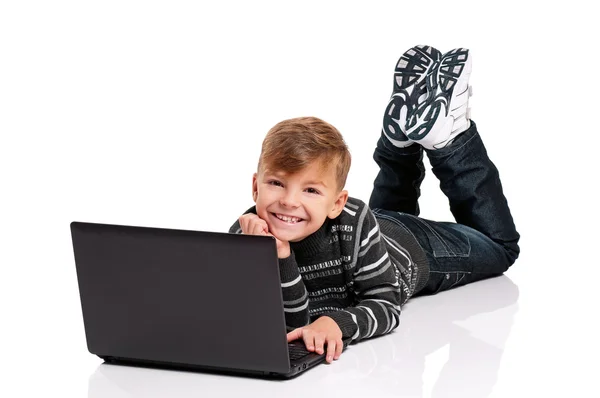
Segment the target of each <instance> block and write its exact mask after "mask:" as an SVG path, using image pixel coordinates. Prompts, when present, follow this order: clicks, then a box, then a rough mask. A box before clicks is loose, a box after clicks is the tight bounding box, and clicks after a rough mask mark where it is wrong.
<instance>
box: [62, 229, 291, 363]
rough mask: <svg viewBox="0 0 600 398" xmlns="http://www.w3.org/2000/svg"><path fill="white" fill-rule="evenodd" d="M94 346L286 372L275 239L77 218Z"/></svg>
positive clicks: (107, 353) (105, 353) (151, 357)
mask: <svg viewBox="0 0 600 398" xmlns="http://www.w3.org/2000/svg"><path fill="white" fill-rule="evenodd" d="M71 235H72V239H73V250H74V255H75V263H76V268H77V278H78V283H79V292H80V298H81V306H82V312H83V319H84V327H85V333H86V340H87V345H88V350H89V351H90V352H91V353H92V354H96V355H98V356H100V357H103V358H104V357H117V358H124V359H132V360H140V361H152V362H162V363H174V364H187V365H192V366H198V367H207V368H210V369H215V368H216V369H233V370H251V371H259V372H275V373H288V372H289V371H290V363H289V357H288V348H287V341H286V328H285V317H284V312H283V302H282V296H281V282H280V278H279V264H278V260H277V248H276V244H275V240H274V239H273V238H272V237H266V236H254V235H241V234H228V233H218V232H202V231H188V230H176V229H163V228H148V227H135V226H120V225H108V224H95V223H84V222H73V223H71Z"/></svg>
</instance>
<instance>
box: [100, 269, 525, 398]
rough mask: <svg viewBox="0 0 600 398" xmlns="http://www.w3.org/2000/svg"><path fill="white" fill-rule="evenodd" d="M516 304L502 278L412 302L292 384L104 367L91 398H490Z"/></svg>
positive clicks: (507, 281)
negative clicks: (389, 326) (378, 331)
mask: <svg viewBox="0 0 600 398" xmlns="http://www.w3.org/2000/svg"><path fill="white" fill-rule="evenodd" d="M518 297H519V290H518V287H517V286H516V285H515V284H514V283H513V282H512V281H511V280H510V279H509V278H508V277H507V276H505V275H503V276H500V277H497V278H492V279H488V280H484V281H480V282H476V283H473V284H471V285H467V286H463V287H460V288H456V289H452V290H449V291H446V292H442V293H440V294H437V295H435V296H425V297H417V298H414V299H412V300H409V301H408V303H407V304H406V305H405V306H404V307H403V312H402V315H401V317H400V320H401V321H400V326H398V328H397V329H396V330H395V331H394V332H393V333H391V334H389V335H386V336H382V337H378V338H375V339H370V340H365V341H362V342H360V343H358V344H356V345H352V346H350V347H349V348H348V349H347V350H346V351H345V352H344V354H343V355H342V356H341V358H340V359H339V360H338V361H337V362H335V363H334V364H332V365H325V364H324V365H319V366H317V367H315V368H314V369H311V370H309V371H307V372H306V373H305V374H303V375H300V376H299V377H297V378H295V379H292V380H289V381H284V382H279V381H269V380H264V379H254V378H250V377H237V376H231V375H218V374H208V373H200V372H185V371H174V370H159V369H149V368H138V367H130V366H118V365H107V364H101V365H100V366H98V368H97V369H96V371H95V372H94V374H92V376H91V377H90V380H89V397H90V398H92V397H93V398H99V397H111V398H120V397H140V398H141V397H144V398H151V397H163V396H181V397H197V396H200V395H202V396H215V397H233V396H238V395H241V394H243V395H245V396H251V397H253V396H256V397H271V396H272V397H280V396H282V395H283V394H285V395H286V397H289V396H306V395H307V394H310V393H312V394H314V393H315V392H316V391H318V392H319V395H326V394H333V396H341V395H344V396H356V395H362V394H368V395H369V396H371V395H375V396H377V397H387V396H389V397H399V396H400V397H421V396H431V397H445V396H460V397H463V398H468V397H486V396H488V395H490V393H491V392H492V390H493V387H494V385H495V384H496V381H497V378H498V371H499V368H500V363H501V360H502V354H503V350H504V345H505V343H506V340H507V339H508V336H509V335H510V331H511V328H512V324H513V320H514V316H515V314H516V313H517V310H518V304H517V299H518ZM242 391H243V392H242Z"/></svg>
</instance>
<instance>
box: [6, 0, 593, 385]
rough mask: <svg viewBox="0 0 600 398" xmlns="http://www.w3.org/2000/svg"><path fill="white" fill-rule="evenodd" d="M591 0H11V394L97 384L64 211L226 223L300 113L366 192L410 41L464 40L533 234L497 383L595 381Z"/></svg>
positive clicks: (199, 224)
mask: <svg viewBox="0 0 600 398" xmlns="http://www.w3.org/2000/svg"><path fill="white" fill-rule="evenodd" d="M586 4H588V3H587V2H583V1H570V2H565V3H558V2H526V1H515V2H513V1H504V2H500V3H489V2H465V1H452V2H448V1H444V2H435V1H431V2H416V1H415V2H401V1H394V2H391V1H377V2H370V3H367V2H358V1H327V2H325V1H322V2H315V1H303V2H301V3H300V2H299V3H297V4H292V3H288V2H285V3H284V2H266V1H249V2H242V1H221V2H218V3H217V2H198V1H98V2H82V1H52V2H50V1H49V2H44V1H38V2H35V1H3V2H2V3H0V137H1V138H0V238H1V239H0V266H1V273H0V309H1V311H0V324H1V326H0V336H1V338H0V369H2V372H1V373H0V375H1V376H0V379H1V380H2V381H1V382H0V391H1V390H4V389H6V390H7V391H11V393H10V396H19V395H23V396H33V395H34V394H35V393H38V394H45V395H49V396H55V395H59V394H60V395H68V396H71V395H73V396H85V395H86V393H87V389H88V378H89V377H90V375H91V374H92V373H93V372H94V370H95V369H96V367H97V366H98V363H99V359H98V358H95V357H93V356H92V355H90V354H89V353H87V351H86V345H85V335H84V330H83V323H82V319H81V307H80V303H79V294H78V289H77V279H76V275H75V265H74V261H73V253H72V247H71V240H70V230H69V223H70V222H71V221H74V220H78V221H92V222H106V223H116V224H128V225H142V226H158V227H167V228H183V229H199V230H214V231H226V230H227V229H228V228H229V226H230V225H231V224H232V223H233V222H234V221H235V219H236V218H237V217H238V216H239V215H240V214H241V213H242V212H243V211H244V210H245V209H246V208H248V207H249V206H250V205H251V204H252V202H251V195H250V193H251V191H250V187H251V177H252V173H253V172H254V171H255V168H256V162H257V160H258V155H259V151H260V144H261V142H262V138H263V137H264V134H265V133H266V132H267V130H268V129H269V128H270V127H271V126H273V125H274V124H275V123H277V122H278V121H280V120H283V119H286V118H290V117H296V116H305V115H314V116H318V117H320V118H322V119H324V120H326V121H328V122H330V123H332V124H333V125H335V126H336V127H337V128H338V129H339V130H340V131H341V132H342V134H343V135H344V137H345V139H346V141H347V143H348V145H349V147H350V150H351V153H352V156H353V165H352V169H351V172H350V175H349V178H348V183H347V187H346V188H347V189H348V190H349V191H350V194H351V195H352V196H355V197H358V198H361V199H363V200H365V201H367V200H368V197H369V194H370V190H371V188H372V181H373V179H374V177H375V175H376V173H377V166H376V165H375V163H374V162H373V160H372V157H371V156H372V152H373V148H374V145H375V142H376V140H377V138H378V135H379V132H380V124H381V120H382V116H383V111H384V109H385V106H386V104H387V101H388V99H389V96H390V95H391V90H392V75H393V70H394V66H395V62H396V61H397V59H398V57H399V56H400V55H401V54H402V52H404V51H405V50H406V49H408V48H410V47H411V46H413V45H416V44H428V45H432V46H434V47H436V48H438V49H439V50H441V51H442V52H445V51H448V50H450V49H453V48H456V47H466V48H469V49H470V50H471V54H472V57H473V73H472V75H471V84H472V86H473V90H474V96H473V97H472V98H471V107H472V117H473V120H475V121H476V123H477V125H478V128H479V131H480V133H481V135H482V137H483V140H484V142H485V144H486V147H487V148H488V153H489V155H490V157H491V158H492V160H493V161H494V162H495V164H496V165H497V166H498V168H499V170H500V175H501V178H502V181H503V186H504V190H505V194H506V196H507V198H508V201H509V205H510V207H511V210H512V212H513V216H514V218H515V222H516V224H517V228H518V230H519V232H520V233H521V235H522V240H521V248H522V256H521V257H520V258H519V260H518V262H517V264H516V265H515V266H514V267H513V268H512V269H511V270H510V271H509V272H508V273H507V275H508V276H509V277H510V279H511V280H512V281H514V282H515V283H516V284H517V285H518V286H519V289H520V297H519V312H518V314H517V318H516V320H515V325H514V327H513V329H512V332H511V335H510V336H509V338H508V340H507V342H506V345H505V346H504V349H505V353H504V359H503V362H502V366H501V368H500V370H499V375H498V383H497V385H496V387H495V389H494V394H496V395H495V396H509V395H511V394H518V393H520V392H524V391H527V392H530V393H535V392H548V391H554V392H559V393H560V392H563V393H565V394H566V393H569V392H572V391H575V390H577V391H580V392H583V391H586V390H589V389H590V388H593V387H592V386H593V385H594V380H595V378H597V372H596V371H592V367H594V366H595V367H596V369H597V359H596V358H597V356H598V354H599V351H598V344H597V339H596V336H598V335H599V330H598V327H597V326H593V325H592V321H594V318H595V317H596V316H597V314H598V312H597V307H596V306H595V305H592V303H597V302H598V299H597V298H596V297H595V295H596V292H597V290H596V287H597V286H598V280H599V279H598V278H599V277H600V272H599V271H598V268H599V265H600V264H599V262H598V256H597V236H598V235H597V231H596V226H597V225H598V222H599V221H600V219H599V217H598V210H597V206H596V205H597V203H598V194H597V192H598V190H597V188H598V177H597V175H596V174H597V172H598V165H597V162H596V159H597V157H598V153H599V152H598V151H599V148H598V145H599V144H600V142H599V140H598V133H599V131H598V125H597V122H596V119H597V114H598V112H599V110H598V104H599V101H598V91H599V89H600V85H599V84H598V76H597V75H598V73H597V69H598V61H599V60H600V59H599V56H598V50H597V42H596V39H595V38H597V37H598V36H599V35H600V29H598V21H597V13H596V12H593V11H592V9H591V8H590V6H587V5H586ZM427 168H428V169H429V166H428V165H427ZM422 191H423V193H422V195H423V196H422V199H421V202H420V203H421V208H422V214H421V215H422V216H423V217H425V218H432V219H438V220H451V215H450V212H449V210H448V205H447V202H446V200H445V198H444V196H443V195H442V194H441V193H440V192H439V189H438V187H437V180H436V179H435V177H434V176H433V175H432V174H431V173H429V174H428V176H427V177H426V179H425V182H424V185H423V189H422ZM473 300H477V297H474V298H473ZM594 323H595V321H594ZM342 358H343V357H342ZM588 364H589V365H588ZM14 388H16V390H15V389H14ZM0 395H3V396H9V395H8V394H5V393H0Z"/></svg>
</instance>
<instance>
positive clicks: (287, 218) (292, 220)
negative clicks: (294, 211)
mask: <svg viewBox="0 0 600 398" xmlns="http://www.w3.org/2000/svg"><path fill="white" fill-rule="evenodd" d="M272 214H273V215H274V216H275V217H276V218H278V219H279V220H281V221H283V222H286V223H288V224H297V223H299V222H301V221H304V219H302V218H300V217H291V216H284V215H283V214H278V213H272Z"/></svg>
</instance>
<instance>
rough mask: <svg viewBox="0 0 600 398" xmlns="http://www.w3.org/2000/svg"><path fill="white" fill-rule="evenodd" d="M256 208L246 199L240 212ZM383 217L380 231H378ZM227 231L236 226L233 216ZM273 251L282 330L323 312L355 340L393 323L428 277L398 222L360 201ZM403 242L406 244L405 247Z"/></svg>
mask: <svg viewBox="0 0 600 398" xmlns="http://www.w3.org/2000/svg"><path fill="white" fill-rule="evenodd" d="M250 212H251V213H255V214H256V208H255V207H252V208H251V209H249V210H248V211H246V213H250ZM380 223H382V225H385V234H384V233H381V232H380ZM229 232H232V233H241V228H240V225H239V222H236V223H235V224H234V225H233V226H232V227H231V229H230V231H229ZM290 248H291V255H290V256H289V257H288V258H284V259H279V267H280V268H279V270H280V275H281V287H282V295H283V300H284V311H285V319H286V324H287V327H288V329H289V330H292V329H295V328H298V327H301V326H306V325H308V324H309V323H310V322H312V321H314V320H315V319H317V318H318V317H320V316H323V315H326V316H328V317H331V318H332V319H333V320H335V321H336V323H337V324H338V326H339V327H340V329H341V331H342V334H343V338H344V339H346V338H351V339H352V341H359V340H362V339H364V338H369V337H372V336H377V335H381V334H385V333H388V332H390V331H391V330H393V329H394V328H396V327H397V326H398V321H399V316H400V311H401V306H402V305H403V304H404V303H405V302H406V300H408V299H409V298H410V297H411V296H412V295H413V294H414V293H415V292H417V291H418V290H419V289H420V288H422V287H423V285H424V284H425V283H426V281H427V277H428V274H429V269H428V266H427V261H426V259H425V254H424V252H423V250H422V249H421V248H420V247H419V245H418V244H417V242H416V240H415V239H414V237H412V235H411V234H410V233H408V232H407V231H406V230H405V229H403V228H401V227H398V226H396V225H395V224H394V223H393V222H390V221H388V220H380V222H378V221H377V220H376V219H375V216H374V214H373V212H372V211H371V210H370V209H369V207H368V206H367V205H366V204H365V203H364V202H362V201H360V200H358V199H355V198H349V199H348V202H347V203H346V206H345V207H344V211H342V213H341V214H340V215H339V216H338V217H337V218H335V219H329V218H327V219H326V220H325V222H324V223H323V226H322V227H321V228H320V229H319V230H317V231H316V232H315V233H313V234H312V235H310V236H308V237H306V238H305V239H303V240H302V241H300V242H290ZM407 249H408V250H407Z"/></svg>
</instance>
